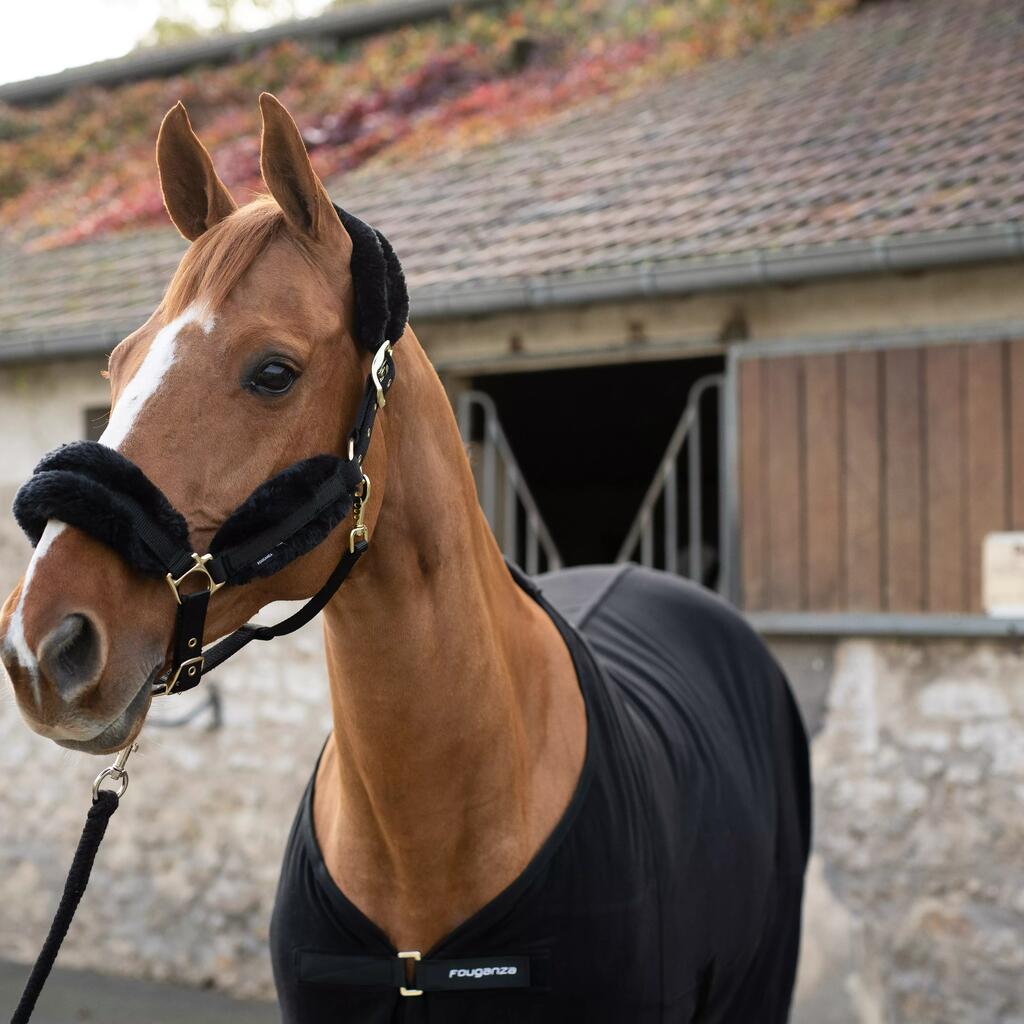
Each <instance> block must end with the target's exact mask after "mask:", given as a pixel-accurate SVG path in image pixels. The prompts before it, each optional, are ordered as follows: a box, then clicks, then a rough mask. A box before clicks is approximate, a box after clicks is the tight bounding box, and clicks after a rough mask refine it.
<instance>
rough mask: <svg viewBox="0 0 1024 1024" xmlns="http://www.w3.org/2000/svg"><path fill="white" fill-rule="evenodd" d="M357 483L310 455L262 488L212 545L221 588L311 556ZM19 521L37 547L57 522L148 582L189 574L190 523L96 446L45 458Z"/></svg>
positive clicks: (27, 489) (22, 496)
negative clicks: (95, 543)
mask: <svg viewBox="0 0 1024 1024" xmlns="http://www.w3.org/2000/svg"><path fill="white" fill-rule="evenodd" d="M361 478H362V473H361V471H360V469H359V466H358V465H357V464H356V463H355V462H349V461H348V460H347V459H340V458H338V456H336V455H314V456H313V457H312V458H310V459H303V460H302V461H301V462H296V463H293V464H292V465H291V466H289V467H288V468H287V469H284V470H282V471H281V472H280V473H278V474H277V475H276V476H273V477H271V478H270V479H269V480H267V481H265V482H264V483H262V484H260V486H259V487H257V488H256V490H254V491H253V492H252V494H250V495H249V497H248V498H246V499H245V501H243V502H242V504H241V505H239V506H238V508H237V509H235V511H234V512H232V513H231V515H230V516H228V518H227V519H226V520H225V521H224V523H223V524H222V525H221V527H220V529H219V530H218V531H217V533H216V535H215V536H214V538H213V541H212V542H211V544H210V553H211V554H212V555H213V556H214V566H213V571H214V572H217V576H216V578H217V579H218V580H220V579H223V580H224V581H225V582H230V583H233V584H242V583H248V582H249V581H250V580H252V579H254V578H255V577H257V576H270V575H273V573H275V572H278V571H279V570H281V569H283V568H284V567H285V566H286V565H287V564H288V563H289V562H292V561H294V560H295V559H296V558H298V557H299V556H300V555H304V554H307V553H308V552H310V551H312V550H313V548H315V547H316V546H317V545H318V544H319V543H320V542H321V541H322V540H324V538H326V537H327V535H328V534H329V533H330V532H331V531H332V530H333V529H334V528H335V527H336V526H337V525H338V524H339V523H340V522H341V521H342V520H343V519H344V518H345V517H346V516H347V515H348V514H349V512H350V511H351V508H352V497H353V494H354V493H355V490H356V488H357V487H358V486H359V481H360V479H361ZM14 517H15V519H16V520H17V521H18V525H19V526H21V528H22V529H23V530H24V531H25V533H26V534H28V537H29V539H30V540H31V541H32V543H33V544H36V543H38V541H39V538H40V537H41V536H42V533H43V529H44V528H45V527H46V523H47V521H48V520H50V519H57V520H59V521H60V522H63V523H67V524H68V525H70V526H75V527H77V528H78V529H80V530H83V531H84V532H85V533H88V534H89V535H90V536H92V537H95V538H96V540H98V541H100V542H102V543H103V544H106V545H107V546H108V547H109V548H111V549H112V550H114V551H115V552H116V553H117V554H118V555H120V556H121V558H123V559H124V560H125V561H126V562H127V563H128V564H129V565H130V566H132V567H133V568H134V569H138V570H139V572H141V573H144V574H146V575H150V576H163V575H165V574H166V573H167V572H172V573H175V574H180V573H181V572H184V571H185V569H187V568H188V567H189V565H190V564H191V551H192V548H191V546H190V544H189V536H188V525H187V524H186V522H185V518H184V516H182V515H181V513H180V512H178V511H177V510H176V509H175V508H174V507H173V506H172V505H171V503H170V501H168V500H167V498H166V497H165V496H164V493H163V492H162V491H161V490H160V488H159V487H157V486H156V485H155V484H154V483H153V482H152V481H151V480H150V479H149V478H148V477H147V476H146V474H145V473H143V472H142V470H141V469H139V467H138V466H136V465H135V463H134V462H130V461H129V460H128V459H126V458H125V457H124V456H123V455H121V454H120V453H119V452H116V451H114V450H113V449H112V448H107V447H106V446H105V445H102V444H99V443H97V442H96V441H75V442H73V443H71V444H65V445H61V447H60V448H57V449H55V450H54V451H52V452H50V453H49V454H48V455H45V456H43V458H42V460H41V461H40V463H39V465H38V466H36V468H35V471H34V472H33V474H32V476H31V477H30V478H29V479H28V481H27V482H26V483H25V484H24V485H23V486H22V487H21V489H20V490H19V491H18V493H17V495H16V496H15V499H14ZM218 570H219V571H218Z"/></svg>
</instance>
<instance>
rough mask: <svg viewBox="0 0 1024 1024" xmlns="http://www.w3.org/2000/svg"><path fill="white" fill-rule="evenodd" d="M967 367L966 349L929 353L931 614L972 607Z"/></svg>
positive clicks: (927, 445)
mask: <svg viewBox="0 0 1024 1024" xmlns="http://www.w3.org/2000/svg"><path fill="white" fill-rule="evenodd" d="M963 364H964V351H963V346H960V345H933V346H930V347H928V348H927V349H925V352H924V376H925V402H924V405H925V479H926V481H927V486H926V489H925V493H926V497H927V502H926V506H925V529H926V544H925V550H926V556H925V558H926V562H927V565H928V588H927V594H926V597H927V610H928V611H930V612H962V611H964V610H965V608H966V605H967V566H966V563H965V552H966V541H965V532H964V531H965V511H966V481H965V479H964V461H965V460H964V409H963V397H964V395H963V392H964V387H963V379H964V366H963Z"/></svg>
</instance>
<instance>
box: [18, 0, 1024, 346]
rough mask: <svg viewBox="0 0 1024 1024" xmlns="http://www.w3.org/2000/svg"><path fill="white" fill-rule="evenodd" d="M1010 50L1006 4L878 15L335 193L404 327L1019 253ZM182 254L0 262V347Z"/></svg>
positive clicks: (162, 244) (1021, 172)
mask: <svg viewBox="0 0 1024 1024" xmlns="http://www.w3.org/2000/svg"><path fill="white" fill-rule="evenodd" d="M1022 54H1024V0H881V2H875V3H869V4H866V5H865V6H864V7H863V8H862V9H860V10H859V11H858V12H857V13H855V14H854V15H852V16H851V17H849V18H846V19H842V20H840V21H838V22H835V23H833V24H831V25H829V26H827V27H825V28H823V29H820V30H817V31H814V32H811V33H808V34H805V35H802V36H799V37H796V38H794V39H790V40H786V41H783V42H780V43H777V44H773V45H771V46H768V47H765V48H764V49H762V50H759V51H757V52H755V53H753V54H749V55H747V56H745V57H741V58H737V59H735V60H731V61H723V62H720V63H717V64H714V65H712V66H710V67H706V68H704V69H702V70H698V71H695V72H692V73H690V74H688V75H686V76H682V77H679V78H676V79H675V80H673V81H672V82H671V83H669V84H668V85H667V86H662V87H659V88H658V89H656V90H654V91H649V92H646V93H644V94H643V95H638V96H635V97H633V98H632V99H630V100H628V101H625V102H619V103H616V104H614V105H610V106H604V107H601V106H589V107H587V108H582V109H580V110H576V111H573V112H572V113H570V114H567V115H565V116H563V117H561V118H560V119H558V120H556V121H554V122H549V123H548V125H547V126H546V127H545V128H544V129H542V130H539V131H535V132H532V133H530V134H528V135H523V136H520V137H518V138H516V139H514V140H512V141H508V142H505V143H501V144H498V145H495V146H491V147H488V148H484V149H480V150H476V151H471V152H470V153H469V154H467V155H464V156H460V157H459V159H458V160H457V161H451V162H447V163H446V162H444V161H443V160H441V161H439V162H436V163H434V164H432V165H430V166H426V167H423V168H421V169H418V170H408V169H400V170H395V171H391V172H389V171H388V170H386V169H382V168H381V167H380V166H375V165H373V164H371V165H369V166H368V167H366V168H364V169H362V170H360V171H358V172H356V173H355V174H352V175H350V176H349V177H348V178H347V179H345V180H343V181H340V182H333V183H331V185H332V188H331V191H332V194H333V195H334V196H335V198H336V199H337V200H338V201H339V202H341V203H342V205H344V206H346V207H348V208H349V209H351V210H353V212H356V213H358V214H359V215H360V216H362V217H364V218H365V219H367V220H369V221H371V222H372V223H374V224H375V225H377V226H378V227H380V228H381V229H382V230H383V231H384V232H385V233H386V234H387V235H388V236H389V237H390V238H391V240H392V241H393V242H394V244H395V246H396V248H397V249H398V251H399V253H400V254H401V256H402V259H403V262H404V263H405V266H406V269H407V272H408V276H409V279H410V283H411V286H412V292H413V317H414V319H415V317H416V313H417V311H419V312H420V315H421V316H422V315H424V314H429V313H431V312H435V313H436V312H441V311H444V310H452V311H458V310H463V311H465V310H470V309H484V308H489V307H491V308H498V307H501V308H509V307H515V306H517V305H523V304H527V303H542V302H544V301H549V300H550V301H558V300H559V299H560V300H562V301H569V300H570V299H571V298H572V297H573V296H577V297H579V296H582V295H584V294H587V293H588V289H589V288H591V286H592V285H594V283H595V282H596V283H597V288H598V289H599V290H600V289H601V288H602V286H603V284H607V288H606V289H605V291H606V292H607V294H614V293H616V289H618V293H619V294H626V293H629V292H631V293H632V294H644V293H645V292H650V291H651V290H657V289H662V290H668V289H671V288H672V287H673V286H674V285H673V282H677V284H678V287H683V286H684V285H683V282H684V280H686V281H689V284H688V285H686V288H687V290H692V289H693V288H694V287H695V285H694V281H696V282H697V285H696V286H697V287H699V286H700V283H701V282H702V281H703V282H704V283H705V284H707V285H713V284H716V283H723V282H724V281H725V280H726V279H729V280H732V278H729V275H728V273H727V271H728V268H733V269H735V268H746V269H747V270H748V271H749V272H750V273H751V274H754V273H755V271H756V273H760V274H761V275H762V276H765V275H767V276H769V277H770V276H771V273H772V271H771V270H770V268H771V267H775V266H788V267H789V269H788V270H783V271H778V273H779V274H780V276H785V275H786V274H787V273H788V274H789V276H790V277H812V276H815V275H816V274H819V273H823V272H830V271H831V272H839V270H840V269H844V270H846V271H849V270H850V269H851V268H852V269H865V270H866V269H880V268H881V267H882V266H883V265H884V264H885V261H886V260H889V262H891V263H893V264H895V265H915V262H916V264H917V265H924V264H927V263H929V262H936V261H945V262H956V261H957V260H958V259H969V258H972V256H973V258H980V257H983V256H984V257H988V258H991V257H992V256H993V255H999V254H1001V253H1002V254H1005V255H1007V256H1010V255H1024V59H1022ZM215 156H216V154H215ZM181 248H182V243H181V242H180V240H179V239H177V237H176V235H174V234H173V232H171V231H169V230H167V231H164V230H161V231H146V232H136V233H134V234H129V235H120V236H113V237H110V238H106V239H103V240H100V241H95V242H90V243H83V244H81V245H79V246H75V247H72V248H69V249H64V250H57V251H51V252H43V253H38V254H24V253H13V252H10V251H8V252H6V253H4V254H3V255H2V256H0V260H2V266H0V272H2V286H0V287H2V291H0V335H2V337H0V351H3V350H5V351H6V353H7V355H8V356H9V357H10V356H14V355H15V354H17V353H21V354H27V353H28V352H30V351H33V350H50V351H58V350H66V349H67V348H68V347H71V348H74V347H98V348H102V347H105V346H109V344H110V343H111V342H112V341H113V340H116V339H117V338H118V337H119V336H120V335H121V334H123V333H124V331H125V330H126V329H129V328H131V327H132V326H134V325H135V324H137V323H138V322H139V320H140V319H141V318H142V317H144V316H145V315H147V314H148V312H149V311H150V310H151V309H152V307H153V306H154V305H155V304H156V302H157V301H158V299H159V296H160V294H161V292H162V289H163V286H164V284H165V283H166V281H167V279H168V277H169V275H170V273H171V271H172V270H173V267H174V265H175V262H176V259H177V257H178V255H179V254H180V252H181ZM858 260H859V263H858ZM766 268H769V269H767V270H766ZM702 274H703V276H701V275H702ZM687 275H689V276H687ZM751 279H752V280H753V277H752V278H751Z"/></svg>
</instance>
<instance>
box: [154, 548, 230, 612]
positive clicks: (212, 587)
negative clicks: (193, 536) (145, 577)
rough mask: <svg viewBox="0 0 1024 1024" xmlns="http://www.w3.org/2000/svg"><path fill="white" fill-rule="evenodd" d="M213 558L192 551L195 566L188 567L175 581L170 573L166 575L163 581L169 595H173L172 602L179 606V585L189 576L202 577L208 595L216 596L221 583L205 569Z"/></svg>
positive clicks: (221, 585)
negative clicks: (168, 589)
mask: <svg viewBox="0 0 1024 1024" xmlns="http://www.w3.org/2000/svg"><path fill="white" fill-rule="evenodd" d="M211 558H213V555H209V554H207V555H197V554H196V553H195V552H194V551H193V552H192V559H193V561H194V562H195V565H191V566H189V567H188V568H187V569H186V570H185V571H184V572H183V573H182V574H181V575H180V576H179V577H178V578H177V579H175V578H174V577H173V576H172V575H171V574H170V573H168V574H167V575H166V576H165V577H164V579H166V580H167V585H168V586H169V587H170V588H171V593H173V594H174V600H175V601H177V602H178V604H181V585H182V583H184V582H185V580H187V579H188V577H189V576H193V575H195V576H203V577H205V579H206V589H207V590H208V591H209V592H210V594H211V595H212V594H216V593H217V591H218V590H220V588H221V587H223V586H224V584H223V583H218V582H217V581H216V580H215V579H214V578H213V577H212V576H211V575H210V570H209V569H207V568H206V563H207V562H209V561H210V559H211Z"/></svg>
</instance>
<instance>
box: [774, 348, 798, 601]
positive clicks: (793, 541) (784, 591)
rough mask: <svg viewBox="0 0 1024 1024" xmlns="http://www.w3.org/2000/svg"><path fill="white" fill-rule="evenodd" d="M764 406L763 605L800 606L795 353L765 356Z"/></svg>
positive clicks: (796, 362)
mask: <svg viewBox="0 0 1024 1024" xmlns="http://www.w3.org/2000/svg"><path fill="white" fill-rule="evenodd" d="M764 372H765V378H764V380H765V396H764V397H765V401H766V403H767V408H768V424H769V429H768V501H767V506H768V578H769V582H770V587H769V604H770V606H771V608H772V609H774V610H776V611H799V610H800V609H802V608H803V606H804V600H803V594H804V587H803V578H802V575H803V574H802V568H803V564H804V552H803V531H802V508H801V504H802V488H801V472H800V401H801V396H800V386H801V372H802V361H801V359H800V357H799V356H783V357H779V358H771V359H766V360H765V370H764Z"/></svg>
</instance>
